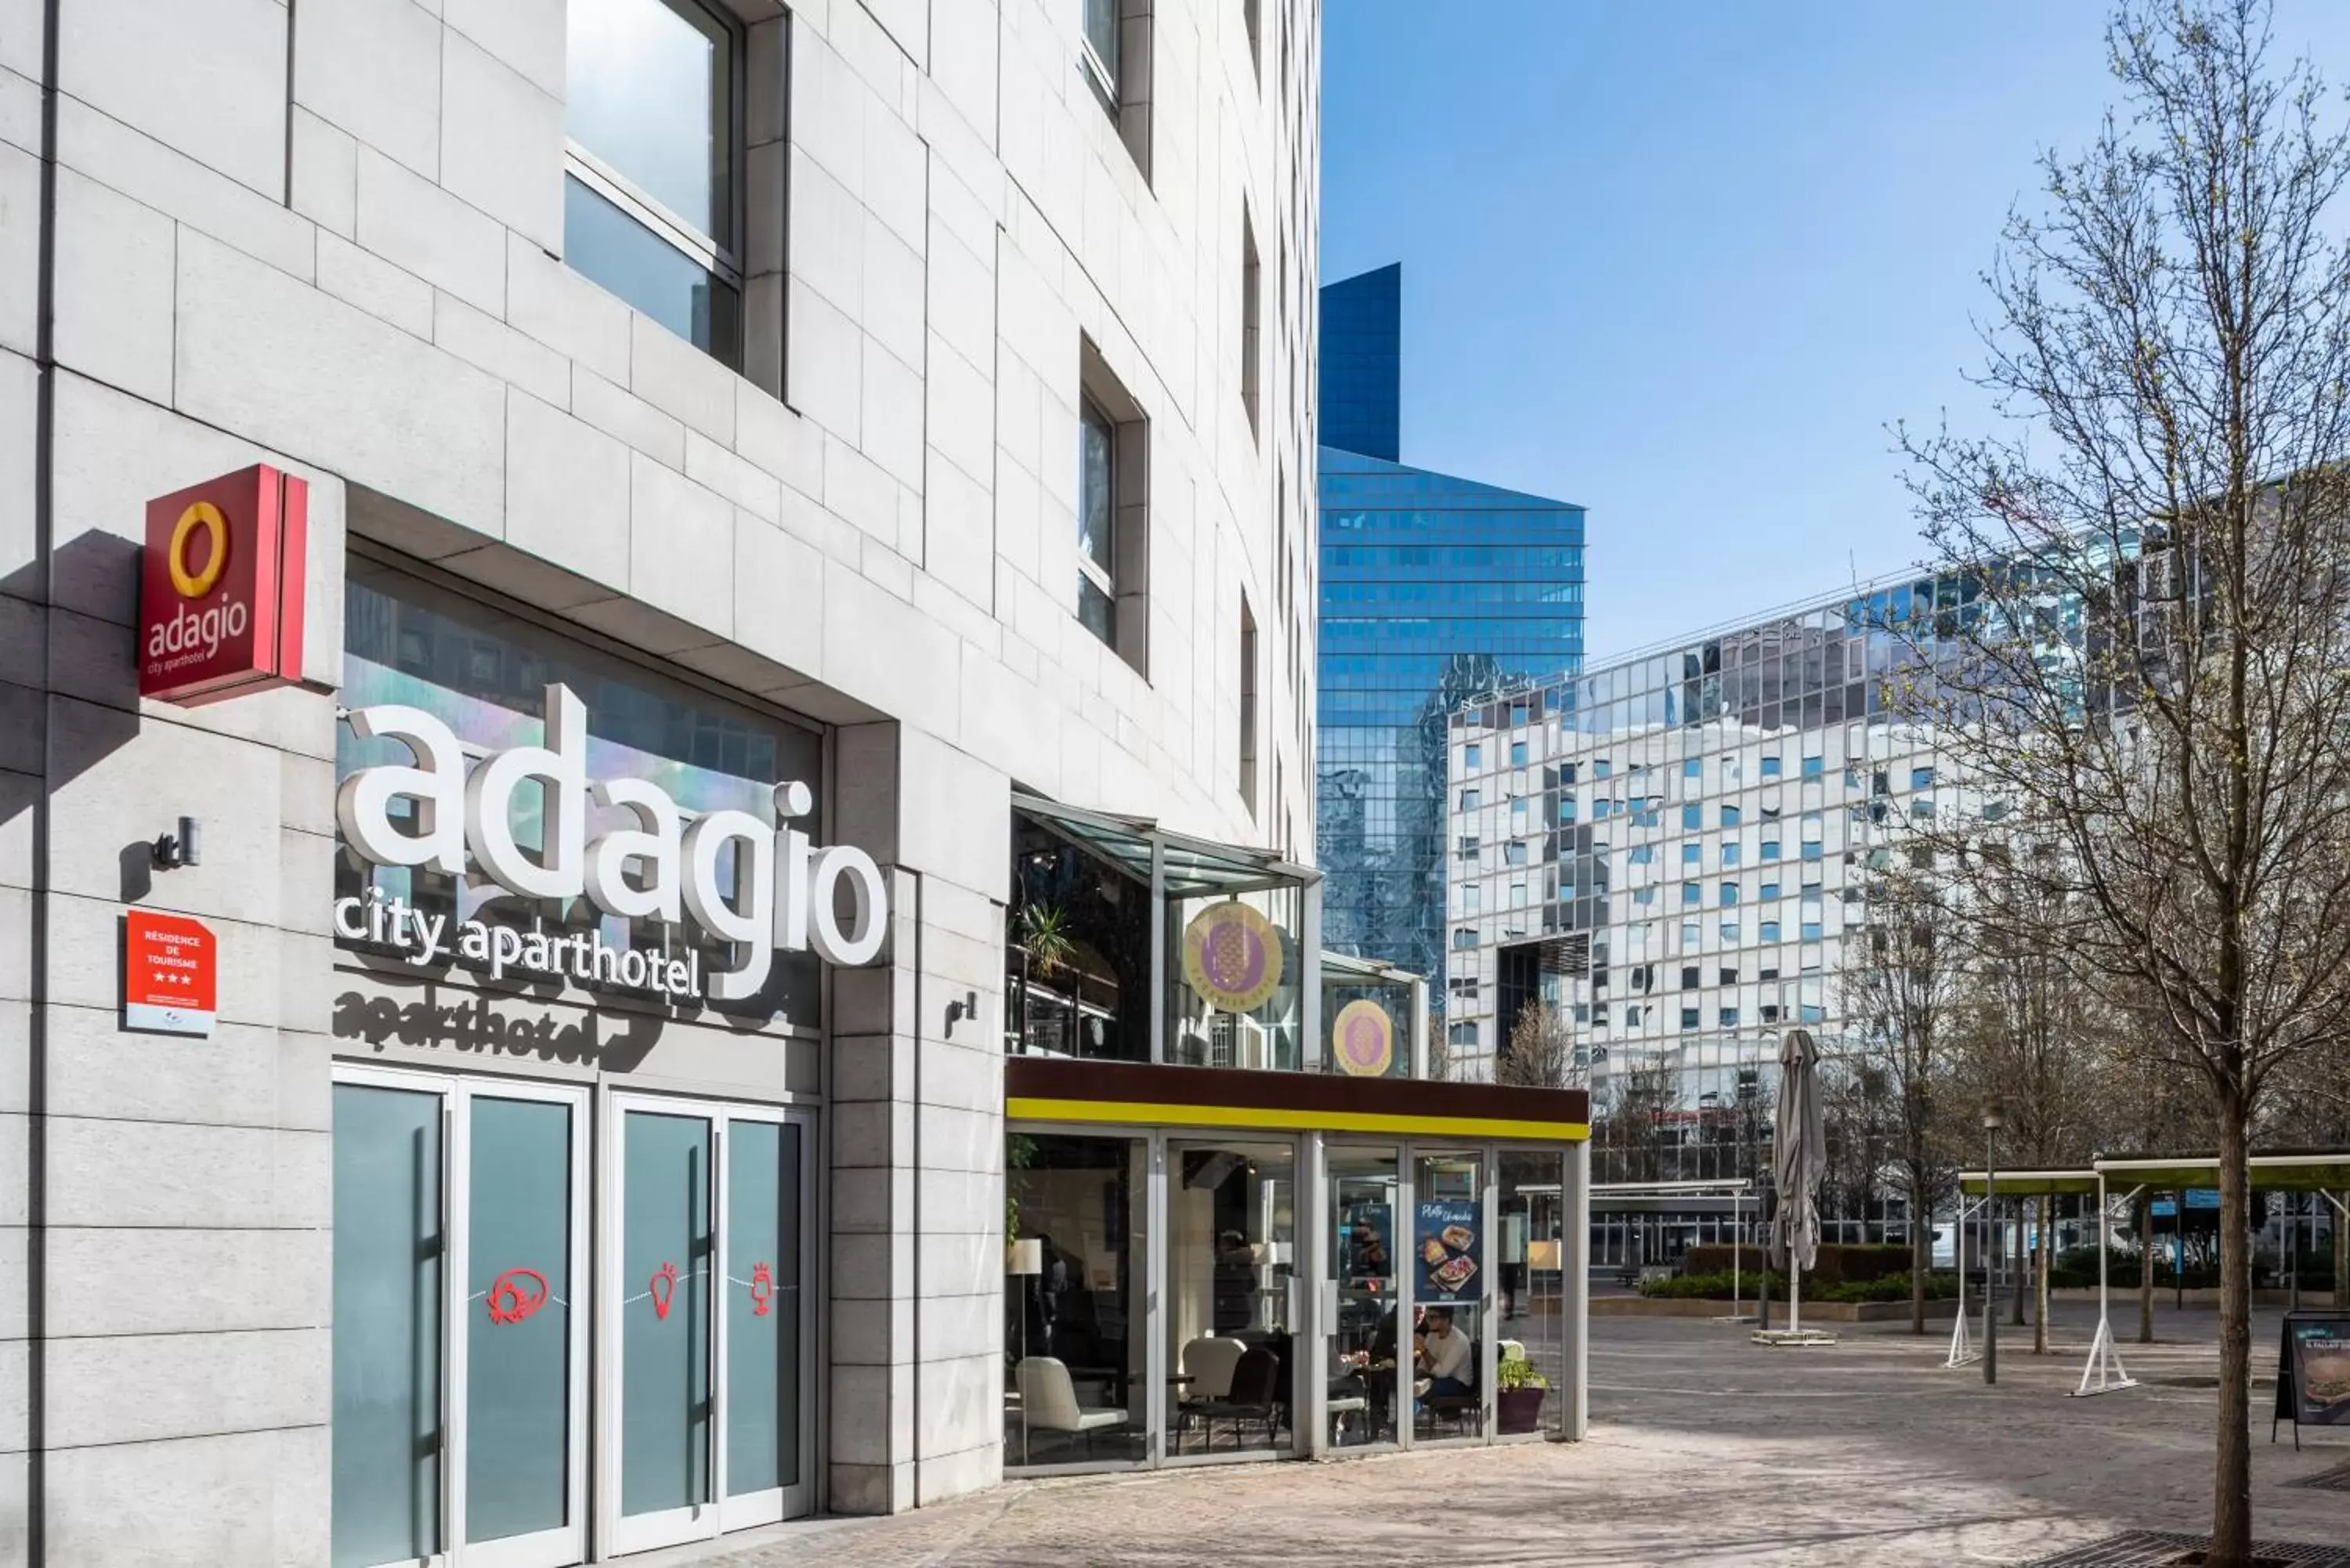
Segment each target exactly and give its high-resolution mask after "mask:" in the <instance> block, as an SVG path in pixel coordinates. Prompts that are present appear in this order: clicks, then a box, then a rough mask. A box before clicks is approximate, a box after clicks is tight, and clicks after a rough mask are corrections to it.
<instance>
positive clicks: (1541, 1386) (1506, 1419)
mask: <svg viewBox="0 0 2350 1568" xmlns="http://www.w3.org/2000/svg"><path fill="white" fill-rule="evenodd" d="M1549 1390H1550V1384H1549V1382H1548V1381H1547V1380H1546V1379H1545V1378H1544V1376H1542V1374H1540V1373H1538V1372H1536V1371H1535V1370H1534V1363H1533V1362H1531V1361H1528V1360H1527V1359H1526V1358H1525V1357H1523V1356H1522V1355H1513V1356H1511V1357H1509V1358H1508V1359H1507V1360H1505V1361H1503V1363H1502V1364H1501V1365H1500V1366H1496V1367H1494V1368H1493V1405H1494V1417H1495V1423H1496V1425H1497V1426H1498V1427H1499V1428H1500V1429H1501V1430H1503V1431H1504V1432H1538V1431H1540V1430H1542V1407H1543V1396H1544V1394H1546V1393H1548V1392H1549Z"/></svg>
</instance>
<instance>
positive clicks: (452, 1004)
mask: <svg viewBox="0 0 2350 1568" xmlns="http://www.w3.org/2000/svg"><path fill="white" fill-rule="evenodd" d="M418 991H419V992H420V994H419V995H418V996H417V998H416V999H415V1000H414V1001H412V1002H398V1001H394V1000H393V999H392V998H390V997H388V996H369V995H367V994H365V993H364V992H357V991H346V992H342V993H341V994H340V995H338V996H337V997H336V998H335V1021H334V1026H333V1028H334V1035H335V1038H336V1039H338V1040H353V1041H360V1042H364V1043H365V1044H367V1046H368V1047H369V1049H370V1050H375V1051H381V1050H382V1049H383V1048H384V1047H385V1046H386V1045H387V1044H400V1045H407V1046H421V1047H424V1048H427V1049H433V1050H442V1051H458V1052H464V1053H466V1054H473V1055H483V1056H528V1057H532V1058H535V1059H536V1060H538V1061H541V1062H577V1063H592V1064H597V1065H598V1066H601V1067H603V1068H605V1069H606V1070H608V1071H610V1072H616V1073H625V1072H628V1071H629V1070H630V1069H632V1068H634V1067H636V1066H637V1065H638V1064H639V1063H641V1062H642V1061H643V1060H644V1059H645V1057H646V1055H647V1054H649V1053H650V1051H651V1050H652V1048H653V1046H654V1045H655V1044H658V1043H659V1042H660V1036H661V1029H662V1025H663V1022H664V1021H663V1020H662V1019H660V1018H659V1017H656V1016H654V1015H652V1014H650V1013H645V1012H621V1011H618V1010H615V1011H612V1012H607V1011H605V1010H604V1009H602V1008H599V1007H586V1008H577V1009H572V1008H565V1009H562V1010H559V1011H558V1010H556V1009H551V1008H550V1009H548V1010H546V1011H545V1012H536V1013H535V1014H533V1013H515V1012H506V1011H502V1010H501V1009H500V1008H499V1007H498V1005H497V1003H498V1002H499V1001H500V1000H501V999H500V997H499V995H498V994H497V993H494V992H478V991H472V990H467V989H463V988H460V987H455V986H450V987H443V986H442V985H439V984H437V983H434V982H431V981H427V982H424V983H423V984H421V985H420V986H419V987H418ZM444 996H445V997H447V998H448V1000H447V1001H446V1002H443V1001H442V998H443V997H444Z"/></svg>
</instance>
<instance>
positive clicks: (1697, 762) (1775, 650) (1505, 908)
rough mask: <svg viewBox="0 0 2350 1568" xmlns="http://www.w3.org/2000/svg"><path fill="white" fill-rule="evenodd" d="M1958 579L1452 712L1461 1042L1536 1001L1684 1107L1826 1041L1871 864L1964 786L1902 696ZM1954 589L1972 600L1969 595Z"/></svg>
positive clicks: (1461, 1058) (1626, 1071)
mask: <svg viewBox="0 0 2350 1568" xmlns="http://www.w3.org/2000/svg"><path fill="white" fill-rule="evenodd" d="M1962 594H1963V588H1962V587H1961V586H1960V585H1958V584H1955V583H1952V582H1949V581H1943V582H1940V583H1939V584H1938V583H1937V582H1933V581H1918V582H1910V581H1907V580H1905V581H1901V582H1898V583H1888V584H1883V585H1876V586H1872V587H1866V588H1865V589H1863V590H1861V591H1859V592H1857V593H1849V592H1848V593H1846V594H1841V595H1838V596H1836V597H1833V598H1824V599H1821V600H1818V601H1814V602H1812V603H1809V604H1805V605H1804V606H1801V607H1795V608H1793V609H1790V610H1786V611H1783V612H1775V613H1773V614H1772V615H1769V616H1766V617H1763V618H1758V619H1755V620H1753V621H1751V622H1747V623H1745V624H1742V625H1739V626H1734V627H1731V628H1726V629H1723V630H1720V631H1716V632H1709V633H1706V634H1703V635H1700V636H1698V637H1693V638H1690V639H1686V640H1683V641H1680V642H1677V643H1674V644H1670V645H1668V646H1666V647H1663V648H1659V649H1652V650H1649V651H1647V652H1644V653H1640V654H1637V655H1634V656H1631V657H1627V658H1624V659H1615V660H1611V661H1609V662H1607V664H1605V665H1603V666H1601V667H1599V668H1596V669H1593V670H1586V671H1585V672H1584V673H1583V674H1582V675H1580V676H1578V677H1575V678H1572V679H1567V680H1554V681H1548V682H1544V683H1543V684H1541V685H1539V686H1536V687H1534V688H1532V689H1524V690H1516V691H1498V692H1492V693H1484V694H1480V695H1479V696H1477V697H1476V698H1475V699H1474V700H1472V701H1470V702H1468V703H1466V704H1465V705H1464V706H1462V708H1461V710H1460V711H1458V712H1456V713H1455V714H1454V715H1453V717H1452V722H1451V732H1450V737H1449V739H1450V746H1449V754H1448V759H1447V761H1448V766H1449V769H1450V789H1449V794H1448V799H1447V803H1446V804H1447V809H1446V832H1447V835H1448V843H1447V849H1446V854H1445V867H1446V870H1447V877H1446V898H1447V916H1446V928H1447V936H1446V943H1447V969H1446V974H1447V989H1448V992H1449V1001H1450V1004H1451V1013H1450V1019H1449V1030H1450V1033H1449V1034H1448V1041H1449V1044H1450V1045H1451V1051H1452V1054H1453V1057H1454V1059H1455V1061H1456V1062H1462V1063H1466V1064H1468V1065H1467V1067H1466V1070H1467V1071H1468V1072H1470V1073H1471V1075H1489V1074H1490V1073H1491V1071H1492V1063H1493V1059H1494V1055H1495V1053H1496V1052H1497V1050H1498V1049H1499V1047H1500V1046H1501V1044H1502V1043H1503V1042H1504V1041H1506V1040H1507V1039H1508V1038H1509V1035H1510V1031H1511V1029H1512V1028H1513V1025H1514V1023H1515V1021H1516V1018H1517V1016H1518V1013H1519V1012H1520V1010H1521V1009H1522V1008H1523V1007H1524V1006H1525V1005H1526V1004H1527V1003H1528V1002H1536V1001H1539V1002H1543V1003H1544V1004H1545V1005H1546V1006H1549V1007H1551V1008H1553V1009H1555V1010H1556V1011H1557V1012H1558V1014H1559V1016H1560V1017H1561V1018H1562V1020H1563V1021H1564V1022H1565V1023H1566V1024H1567V1026H1568V1027H1569V1028H1570V1029H1571V1031H1572V1035H1573V1040H1574V1045H1575V1056H1576V1059H1577V1060H1578V1061H1580V1062H1581V1063H1583V1064H1586V1065H1587V1066H1588V1067H1589V1069H1590V1073H1591V1082H1592V1084H1593V1085H1594V1088H1595V1092H1602V1091H1605V1090H1607V1089H1608V1088H1611V1087H1613V1088H1617V1089H1620V1088H1621V1087H1622V1085H1623V1084H1624V1083H1625V1082H1626V1081H1627V1080H1628V1078H1629V1077H1630V1075H1631V1074H1632V1073H1633V1072H1634V1070H1636V1069H1654V1068H1663V1069H1669V1070H1670V1072H1669V1075H1667V1076H1666V1077H1664V1078H1659V1079H1658V1080H1656V1082H1655V1090H1656V1092H1657V1093H1658V1094H1659V1095H1660V1096H1666V1095H1668V1094H1669V1098H1670V1100H1671V1101H1672V1104H1671V1106H1669V1108H1670V1109H1671V1110H1672V1111H1673V1112H1674V1113H1675V1114H1677V1115H1678V1114H1681V1113H1684V1112H1686V1113H1690V1114H1696V1113H1699V1112H1700V1111H1702V1110H1704V1109H1706V1108H1709V1107H1724V1108H1726V1107H1727V1106H1730V1105H1731V1104H1732V1103H1733V1102H1734V1101H1735V1099H1736V1096H1737V1094H1738V1090H1739V1087H1740V1085H1742V1084H1745V1085H1753V1084H1754V1083H1756V1082H1757V1081H1758V1077H1759V1078H1762V1079H1764V1080H1767V1078H1768V1076H1769V1075H1770V1073H1771V1071H1772V1070H1773V1064H1775V1062H1776V1058H1777V1054H1778V1048H1779V1040H1780V1036H1781V1033H1782V1032H1783V1030H1784V1029H1785V1028H1787V1027H1788V1026H1791V1025H1798V1024H1800V1025H1803V1026H1805V1027H1808V1028H1810V1029H1812V1030H1813V1031H1814V1033H1816V1034H1819V1035H1820V1036H1822V1038H1823V1042H1824V1044H1828V1045H1829V1046H1830V1047H1831V1048H1833V1044H1834V1042H1835V1039H1836V1037H1838V1036H1839V1035H1841V1033H1843V1031H1844V1028H1845V1021H1844V1019H1843V1017H1842V1010H1841V1006H1840V998H1839V990H1840V972H1839V971H1840V967H1841V963H1842V960H1843V957H1844V955H1845V953H1846V951H1847V950H1848V943H1849V942H1850V941H1851V940H1852V933H1854V932H1855V931H1856V930H1857V929H1860V927H1861V926H1862V925H1863V924H1864V923H1865V920H1866V901H1865V898H1864V885H1865V882H1866V876H1867V873H1868V871H1869V869H1870V868H1871V867H1877V866H1882V865H1885V864H1888V863H1889V857H1890V856H1891V855H1892V854H1893V853H1894V852H1895V850H1896V847H1897V846H1898V836H1899V835H1900V833H1901V830H1902V829H1903V828H1904V827H1905V826H1908V825H1910V824H1913V823H1922V822H1926V821H1929V820H1932V819H1933V818H1934V817H1935V815H1936V814H1937V813H1938V812H1941V813H1945V814H1947V813H1948V812H1950V811H1951V810H1953V809H1956V808H1957V802H1956V800H1955V798H1954V796H1955V781H1953V780H1952V779H1951V778H1950V777H1949V776H1948V770H1947V768H1945V767H1943V766H1942V765H1941V764H1939V763H1938V760H1937V757H1936V753H1935V748H1934V745H1933V736H1932V734H1931V732H1930V731H1929V730H1928V729H1926V728H1924V727H1921V726H1920V725H1918V723H1916V722H1914V721H1910V720H1908V719H1905V718H1903V717H1901V716H1899V715H1898V714H1897V713H1895V712H1894V711H1892V704H1891V701H1889V699H1890V698H1891V696H1892V695H1893V694H1894V693H1893V687H1892V684H1891V683H1892V682H1894V681H1895V680H1897V679H1898V675H1899V672H1900V671H1901V670H1904V669H1906V668H1909V667H1910V661H1911V660H1913V659H1915V658H1916V654H1915V653H1914V651H1913V649H1914V647H1915V646H1916V645H1915V643H1914V642H1913V639H1914V638H1915V637H1916V636H1917V635H1918V631H1917V628H1918V627H1919V626H1920V625H1921V624H1929V623H1922V622H1921V619H1920V618H1922V617H1926V616H1929V615H1930V614H1932V613H1936V611H1937V607H1938V597H1939V598H1947V599H1950V600H1953V601H1955V600H1956V599H1957V598H1958V597H1961V596H1962ZM1940 608H1942V609H1944V610H1948V611H1950V612H1952V613H1957V612H1958V611H1959V608H1960V607H1958V606H1957V605H1956V604H1955V602H1953V603H1952V604H1950V605H1944V606H1940Z"/></svg>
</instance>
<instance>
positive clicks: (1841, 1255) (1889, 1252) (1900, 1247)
mask: <svg viewBox="0 0 2350 1568" xmlns="http://www.w3.org/2000/svg"><path fill="white" fill-rule="evenodd" d="M1767 1256H1768V1252H1767V1250H1766V1249H1764V1248H1762V1247H1747V1248H1744V1249H1742V1251H1741V1257H1740V1262H1741V1263H1742V1265H1743V1266H1744V1267H1746V1268H1748V1269H1759V1268H1761V1267H1762V1266H1763V1262H1764V1260H1765V1258H1766V1257H1767ZM1730 1258H1731V1246H1730V1244H1729V1243H1728V1242H1720V1243H1715V1242H1708V1243H1707V1244H1706V1245H1704V1246H1701V1247H1691V1248H1690V1250H1689V1251H1686V1252H1684V1253H1682V1254H1681V1272H1683V1273H1685V1274H1721V1275H1722V1276H1723V1277H1724V1278H1727V1277H1728V1276H1729V1273H1730ZM1908 1272H1909V1247H1908V1243H1907V1242H1894V1243H1891V1244H1889V1245H1888V1244H1883V1243H1875V1242H1872V1243H1870V1244H1869V1245H1867V1246H1853V1245H1847V1244H1846V1243H1843V1242H1830V1243H1828V1244H1827V1245H1825V1246H1823V1247H1821V1248H1820V1255H1819V1260H1818V1262H1816V1263H1815V1264H1814V1266H1813V1267H1812V1268H1810V1269H1807V1270H1805V1271H1804V1274H1805V1277H1806V1278H1810V1279H1815V1280H1817V1281H1819V1282H1820V1283H1822V1284H1824V1285H1841V1284H1846V1283H1858V1282H1863V1281H1866V1280H1879V1279H1883V1278H1885V1277H1886V1276H1887V1274H1906V1273H1908Z"/></svg>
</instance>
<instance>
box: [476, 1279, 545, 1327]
mask: <svg viewBox="0 0 2350 1568" xmlns="http://www.w3.org/2000/svg"><path fill="white" fill-rule="evenodd" d="M545 1305H546V1275H545V1274H542V1273H540V1272H538V1271H537V1270H536V1269H508V1270H507V1271H506V1272H504V1273H503V1274H500V1275H499V1276H498V1277H497V1279H496V1280H495V1281H494V1282H493V1283H492V1284H491V1286H490V1321H491V1322H492V1323H520V1322H521V1321H522V1320H523V1319H525V1318H526V1317H528V1316H529V1315H530V1314H533V1313H535V1312H536V1311H537V1310H538V1309H539V1308H541V1307H543V1306H545Z"/></svg>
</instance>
